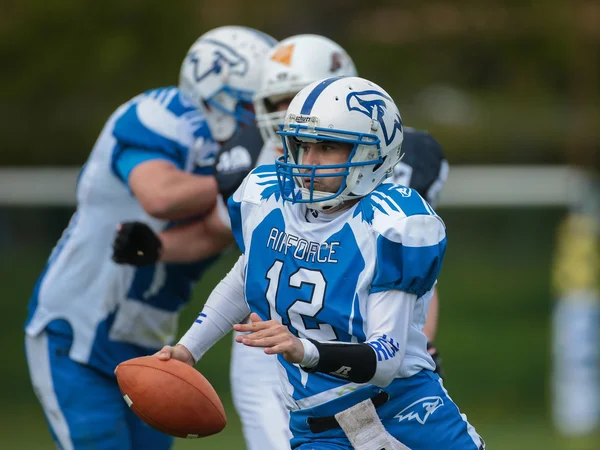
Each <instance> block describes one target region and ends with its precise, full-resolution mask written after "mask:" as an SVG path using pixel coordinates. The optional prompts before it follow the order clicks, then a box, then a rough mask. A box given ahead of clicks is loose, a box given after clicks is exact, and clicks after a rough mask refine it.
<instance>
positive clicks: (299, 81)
mask: <svg viewBox="0 0 600 450" xmlns="http://www.w3.org/2000/svg"><path fill="white" fill-rule="evenodd" d="M336 76H356V68H355V67H354V63H353V62H352V59H351V58H350V56H348V54H347V53H346V51H345V50H344V49H343V48H342V47H340V46H339V45H338V44H336V43H335V42H333V41H332V40H331V39H328V38H326V37H323V36H318V35H315V34H300V35H297V36H292V37H289V38H287V39H284V40H283V41H281V42H279V43H278V44H277V45H276V46H275V47H273V48H272V49H271V50H270V52H269V53H268V55H267V57H266V59H265V63H264V68H263V73H262V81H261V84H260V89H259V90H258V92H257V93H256V96H255V98H254V109H255V111H256V123H257V124H258V127H259V129H260V133H261V136H262V138H263V140H264V141H265V142H269V141H270V142H271V143H274V144H276V146H280V144H281V139H280V138H279V137H277V135H276V132H277V131H279V125H280V124H282V123H283V119H284V117H285V111H279V112H278V111H275V110H274V108H273V105H274V104H275V103H277V102H279V101H281V100H284V99H292V98H293V97H294V95H296V94H297V93H298V92H300V90H301V89H302V88H304V87H306V86H308V85H309V84H311V83H314V82H315V81H318V80H322V79H323V78H329V77H336Z"/></svg>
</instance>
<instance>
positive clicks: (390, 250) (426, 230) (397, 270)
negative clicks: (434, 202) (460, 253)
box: [370, 215, 446, 297]
mask: <svg viewBox="0 0 600 450" xmlns="http://www.w3.org/2000/svg"><path fill="white" fill-rule="evenodd" d="M398 228H400V230H396V231H397V233H389V235H390V236H389V238H388V237H386V236H385V235H383V234H381V235H379V236H378V238H377V260H376V264H377V267H376V268H375V275H374V277H373V281H372V283H371V291H370V292H371V293H375V292H383V291H388V290H399V291H404V292H408V293H410V294H416V295H417V297H421V296H422V295H424V294H425V293H426V292H428V291H429V290H431V288H433V285H434V284H435V282H436V280H437V277H438V275H439V273H440V270H441V268H442V262H443V260H444V254H445V252H446V233H445V229H444V225H443V223H442V222H441V220H439V218H437V217H436V216H433V215H427V216H426V215H418V216H410V217H407V218H405V219H404V220H403V221H402V223H401V224H400V225H399V226H398Z"/></svg>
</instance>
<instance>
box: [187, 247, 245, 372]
mask: <svg viewBox="0 0 600 450" xmlns="http://www.w3.org/2000/svg"><path fill="white" fill-rule="evenodd" d="M244 258H245V257H244V255H241V256H240V258H239V259H238V260H237V262H236V263H235V265H234V266H233V268H232V269H231V270H230V271H229V273H228V274H227V275H226V276H225V278H223V279H222V280H221V281H220V282H219V284H217V286H216V287H215V288H214V290H213V291H212V292H211V294H210V295H209V297H208V299H207V300H206V304H205V305H204V308H203V309H202V312H201V313H200V314H199V315H198V318H197V319H196V320H195V321H194V323H193V324H192V326H191V327H190V328H189V329H188V330H187V332H186V333H185V334H184V335H183V337H182V338H181V339H180V341H179V343H178V345H182V346H184V347H185V348H186V349H187V350H188V351H189V352H190V354H191V355H192V358H193V359H194V361H196V362H197V361H199V360H200V358H202V356H203V355H204V353H206V352H207V351H208V350H209V349H210V348H211V347H212V346H213V345H214V344H215V343H216V342H217V341H218V340H219V339H221V338H222V337H223V336H225V335H226V334H227V333H229V332H230V331H231V330H232V329H233V326H234V324H236V323H240V322H241V321H243V320H244V319H245V318H246V317H248V315H249V314H250V309H249V308H248V304H247V303H246V299H245V296H244V267H245V259H244ZM176 347H177V346H176Z"/></svg>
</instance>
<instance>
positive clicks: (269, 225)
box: [158, 77, 485, 450]
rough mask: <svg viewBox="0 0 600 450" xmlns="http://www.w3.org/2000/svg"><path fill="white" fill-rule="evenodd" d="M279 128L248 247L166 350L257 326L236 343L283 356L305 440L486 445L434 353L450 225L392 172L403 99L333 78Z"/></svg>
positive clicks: (306, 444)
mask: <svg viewBox="0 0 600 450" xmlns="http://www.w3.org/2000/svg"><path fill="white" fill-rule="evenodd" d="M279 134H280V135H281V136H282V139H283V147H284V154H283V156H282V157H281V158H279V159H278V160H277V161H276V163H275V165H270V166H259V167H258V168H257V169H255V170H253V171H252V172H251V173H250V175H249V176H248V177H247V178H246V179H245V181H244V183H243V184H242V185H241V186H240V188H239V189H238V190H237V191H236V192H235V194H234V195H233V196H232V197H231V198H230V199H229V205H228V206H229V215H230V218H231V224H232V231H233V234H234V237H235V239H236V242H237V244H238V246H239V248H240V249H241V251H242V255H241V256H240V258H239V260H238V262H237V263H236V264H235V266H234V267H233V269H232V270H231V271H230V272H229V274H228V275H227V276H226V277H225V278H224V279H223V280H222V281H221V282H220V283H219V285H218V286H217V287H216V288H215V290H214V291H213V292H212V293H211V295H210V296H209V298H208V300H207V302H206V305H205V307H204V309H203V311H202V313H201V315H200V316H201V320H197V321H196V322H195V323H194V324H193V325H192V326H191V328H190V329H189V330H188V331H187V333H186V334H185V335H184V336H183V337H182V339H181V340H180V342H179V344H178V345H177V346H175V347H172V346H165V347H164V348H163V349H162V350H161V351H160V352H159V353H158V357H159V358H160V359H162V360H167V359H169V358H176V359H178V360H180V361H184V362H186V363H188V364H190V365H192V364H194V363H195V362H196V361H198V360H199V359H200V358H201V357H202V355H203V354H204V353H205V352H206V351H207V350H208V349H209V348H210V347H211V346H212V345H213V344H214V343H215V342H216V341H217V340H218V339H220V338H221V337H222V336H224V335H225V334H226V333H227V332H228V331H229V330H230V329H231V328H233V329H235V330H236V331H238V332H242V333H248V334H245V335H240V336H237V337H236V341H237V342H239V343H242V344H244V345H246V346H250V347H255V348H261V349H264V352H265V353H266V354H268V355H277V360H278V363H279V368H280V371H279V375H280V381H281V390H282V393H283V396H284V401H285V403H286V406H287V408H288V409H289V410H290V411H291V414H290V429H291V432H292V434H293V437H292V440H291V447H292V448H297V449H309V448H315V445H316V446H318V448H320V449H334V448H335V449H342V448H347V449H351V448H354V449H359V450H362V449H366V448H390V449H400V448H407V447H408V448H428V449H444V450H447V449H450V450H453V449H465V450H466V449H472V450H477V449H484V448H485V444H484V443H483V440H482V439H481V438H480V437H479V435H478V434H477V433H476V431H475V429H474V428H473V427H472V426H471V425H470V424H469V423H468V422H467V420H466V417H465V416H464V415H461V414H460V412H459V410H458V408H457V406H456V405H455V404H454V402H453V401H452V400H451V399H450V397H449V396H448V394H447V392H446V390H445V389H444V388H443V385H442V384H441V381H440V378H439V376H438V375H436V374H435V373H434V372H433V370H434V368H435V364H434V362H433V360H432V358H431V356H430V355H429V353H428V351H427V337H426V336H425V334H424V333H423V328H424V326H425V321H426V318H427V312H428V309H429V303H430V301H431V298H432V296H433V289H434V285H435V282H436V279H437V277H438V274H439V272H440V269H441V266H442V261H443V258H444V254H445V249H446V231H445V227H444V224H443V222H442V220H441V219H440V218H439V217H438V216H437V214H436V213H435V211H434V210H433V209H432V207H431V206H430V205H429V204H428V203H427V202H426V201H425V200H424V199H423V198H422V197H421V196H420V195H419V194H418V193H417V192H416V191H415V190H413V189H410V188H408V187H405V186H402V185H397V184H395V183H392V182H389V181H387V182H386V179H387V178H388V177H389V175H390V174H391V172H392V171H393V168H394V166H395V165H396V164H397V163H398V162H399V161H400V158H401V153H402V150H401V144H402V139H403V127H402V121H401V118H400V113H399V112H398V109H397V107H396V105H395V104H394V102H393V100H392V99H391V98H390V96H389V95H388V94H387V93H386V92H385V91H384V90H383V89H382V88H380V87H379V86H377V85H376V84H375V83H373V82H370V81H368V80H365V79H362V78H358V77H333V78H328V79H325V80H323V81H318V82H316V83H312V84H311V85H309V86H307V87H306V88H304V89H302V90H301V91H300V92H299V93H298V94H297V95H296V96H295V97H294V99H293V100H292V102H291V104H290V106H289V107H288V109H287V112H286V116H285V120H284V126H283V130H282V131H281V132H279ZM250 313H252V314H250ZM249 314H250V319H251V322H250V323H241V322H242V321H243V320H244V319H245V318H246V317H247V316H248V315H249ZM257 395H260V393H257Z"/></svg>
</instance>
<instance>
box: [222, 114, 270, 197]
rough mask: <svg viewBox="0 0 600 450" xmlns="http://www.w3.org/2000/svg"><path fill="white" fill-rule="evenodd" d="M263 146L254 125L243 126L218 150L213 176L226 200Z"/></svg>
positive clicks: (250, 167)
mask: <svg viewBox="0 0 600 450" xmlns="http://www.w3.org/2000/svg"><path fill="white" fill-rule="evenodd" d="M262 146H263V140H262V137H261V135H260V131H259V130H258V128H257V127H256V126H255V125H252V126H247V127H244V128H242V129H240V130H238V132H237V133H236V134H234V135H233V137H232V138H231V139H230V140H229V141H227V142H226V143H225V144H223V146H222V147H221V150H219V153H218V154H217V157H216V158H215V164H214V167H213V169H214V176H215V179H216V180H217V186H218V187H219V193H220V194H221V195H222V196H223V200H225V201H227V199H228V198H229V197H231V196H232V195H233V193H234V192H235V191H236V189H237V188H238V186H239V185H240V184H242V181H244V178H246V175H248V173H250V171H251V170H252V169H253V168H254V166H255V165H256V161H257V159H258V156H259V155H260V151H261V149H262Z"/></svg>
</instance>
